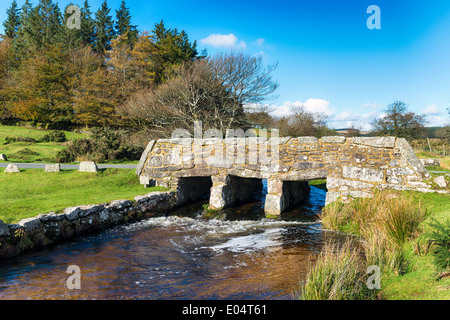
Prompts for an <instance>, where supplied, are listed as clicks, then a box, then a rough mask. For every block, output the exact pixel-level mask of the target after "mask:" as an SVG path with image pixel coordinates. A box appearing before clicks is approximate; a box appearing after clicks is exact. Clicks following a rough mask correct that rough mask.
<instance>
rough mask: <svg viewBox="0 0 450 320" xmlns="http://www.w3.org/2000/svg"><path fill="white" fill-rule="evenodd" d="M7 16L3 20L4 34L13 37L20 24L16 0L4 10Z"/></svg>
mask: <svg viewBox="0 0 450 320" xmlns="http://www.w3.org/2000/svg"><path fill="white" fill-rule="evenodd" d="M6 15H7V18H6V20H5V22H3V27H4V28H5V35H6V36H7V37H8V38H11V39H14V38H15V37H16V35H17V31H18V29H19V25H20V9H19V8H18V6H17V2H16V0H14V1H13V2H12V4H11V7H10V8H9V9H8V10H7V11H6Z"/></svg>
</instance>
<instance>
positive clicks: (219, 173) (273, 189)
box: [136, 136, 431, 215]
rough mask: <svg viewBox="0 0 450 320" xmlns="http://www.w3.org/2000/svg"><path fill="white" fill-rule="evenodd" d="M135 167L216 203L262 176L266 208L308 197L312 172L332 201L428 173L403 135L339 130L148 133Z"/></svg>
mask: <svg viewBox="0 0 450 320" xmlns="http://www.w3.org/2000/svg"><path fill="white" fill-rule="evenodd" d="M136 174H137V175H138V176H139V178H140V181H141V184H143V185H145V186H148V185H157V186H164V187H167V188H169V189H172V190H176V191H177V204H179V205H181V204H184V203H187V202H189V201H198V200H200V199H205V198H206V197H209V203H210V207H211V208H216V209H219V208H226V207H230V206H235V205H237V204H239V203H242V202H249V201H253V200H254V199H255V197H256V196H257V195H258V193H259V192H261V191H262V188H263V184H262V180H263V179H267V196H266V200H265V212H266V214H268V215H279V214H281V213H282V212H284V211H286V210H288V209H290V208H292V207H294V206H296V205H297V204H298V203H299V202H301V201H302V200H304V199H305V198H307V197H308V195H309V185H308V181H311V180H314V179H325V178H326V179H327V180H326V185H327V189H328V192H327V196H326V204H329V203H331V202H334V201H336V200H337V199H338V198H340V199H343V200H346V199H348V198H351V197H369V196H371V195H372V194H373V191H374V189H375V188H378V189H386V188H389V189H396V190H414V189H419V190H420V189H421V188H428V184H427V183H425V182H424V181H423V180H426V179H429V178H430V177H431V176H430V174H429V173H428V172H427V171H426V169H425V168H424V167H423V165H422V164H421V162H420V161H419V159H418V158H417V157H416V156H415V154H414V152H413V150H412V148H411V147H410V145H409V143H408V142H407V141H406V140H405V139H403V138H396V137H354V138H345V137H341V136H333V137H323V138H321V139H317V138H314V137H298V138H291V137H285V138H277V137H275V138H270V139H264V138H258V137H251V138H225V139H215V138H211V139H192V138H181V139H161V140H153V141H151V142H150V143H149V144H148V146H147V148H146V150H145V151H144V153H143V154H142V157H141V160H140V162H139V165H138V167H137V169H136Z"/></svg>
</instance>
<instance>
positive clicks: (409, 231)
mask: <svg viewBox="0 0 450 320" xmlns="http://www.w3.org/2000/svg"><path fill="white" fill-rule="evenodd" d="M427 214H428V213H427V210H426V209H424V208H423V206H421V205H420V203H419V204H417V203H415V202H414V201H413V199H412V198H411V197H409V196H406V195H400V194H399V193H393V192H392V191H376V192H375V193H374V196H373V198H364V199H354V200H353V201H350V202H348V203H338V202H335V203H332V204H330V205H328V206H326V207H325V208H324V209H323V211H322V214H321V220H322V225H323V227H324V228H326V229H330V230H335V231H341V232H345V233H350V234H353V235H356V236H358V238H359V240H360V241H358V242H357V243H356V242H355V240H347V241H346V242H345V243H344V245H343V246H341V247H338V246H336V245H333V244H331V243H327V244H326V245H325V246H324V248H323V250H322V252H321V253H320V255H319V257H318V260H317V262H316V264H315V266H314V267H310V270H309V272H308V275H307V280H306V283H305V284H303V285H301V286H300V292H298V293H297V297H298V298H299V299H305V300H310V299H312V300H342V299H344V300H361V299H364V300H366V299H374V298H376V295H377V292H376V291H375V290H369V289H368V288H367V284H366V280H367V277H368V276H367V275H366V270H367V267H368V266H371V265H376V266H378V267H379V268H380V270H383V271H385V272H395V273H398V272H400V273H401V272H402V271H403V269H404V268H405V254H404V251H403V248H404V245H405V243H406V242H407V241H408V240H410V239H412V238H414V237H416V236H417V235H418V233H419V225H420V223H421V222H422V221H424V220H425V218H426V217H427Z"/></svg>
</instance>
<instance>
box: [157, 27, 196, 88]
mask: <svg viewBox="0 0 450 320" xmlns="http://www.w3.org/2000/svg"><path fill="white" fill-rule="evenodd" d="M151 42H152V43H153V46H154V51H155V53H154V55H153V58H152V60H153V72H154V73H155V81H156V84H161V83H163V82H164V81H165V80H166V79H167V78H168V77H169V76H170V74H171V72H172V71H173V69H174V68H176V67H177V66H178V65H180V64H182V63H184V62H187V61H192V60H194V59H195V57H196V56H197V49H196V47H197V44H196V42H195V41H194V43H192V44H191V43H190V41H189V37H188V36H187V33H186V32H185V31H182V32H178V30H177V29H167V28H166V27H165V25H164V21H162V20H161V22H159V23H157V24H156V25H155V28H154V29H153V31H152V34H151Z"/></svg>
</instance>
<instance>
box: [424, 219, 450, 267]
mask: <svg viewBox="0 0 450 320" xmlns="http://www.w3.org/2000/svg"><path fill="white" fill-rule="evenodd" d="M430 227H431V228H432V230H431V231H429V232H427V233H426V234H425V237H426V238H428V239H429V241H430V243H431V245H432V253H433V257H434V265H435V266H436V267H437V268H438V269H440V270H446V269H449V268H450V220H445V221H443V222H438V221H437V220H432V221H431V223H430Z"/></svg>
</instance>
